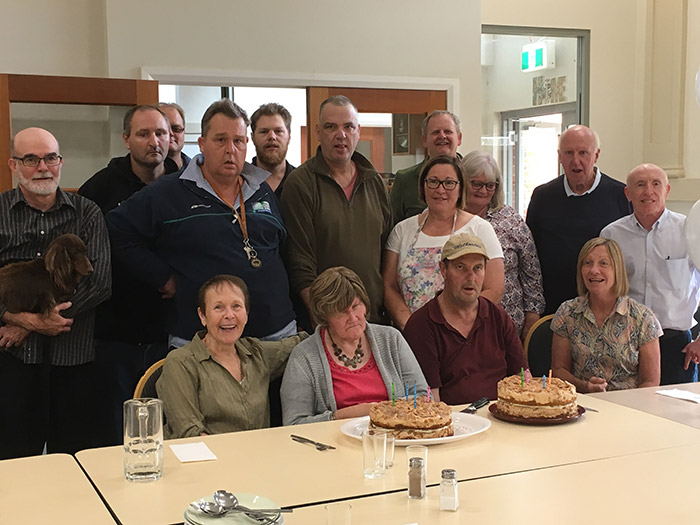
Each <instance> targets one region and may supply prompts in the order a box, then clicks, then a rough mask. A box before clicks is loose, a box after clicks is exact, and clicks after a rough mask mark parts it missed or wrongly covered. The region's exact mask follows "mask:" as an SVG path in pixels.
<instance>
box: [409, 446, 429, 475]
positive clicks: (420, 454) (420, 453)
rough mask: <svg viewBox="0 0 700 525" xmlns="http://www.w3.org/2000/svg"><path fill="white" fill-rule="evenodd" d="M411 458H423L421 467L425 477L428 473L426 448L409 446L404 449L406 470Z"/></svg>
mask: <svg viewBox="0 0 700 525" xmlns="http://www.w3.org/2000/svg"><path fill="white" fill-rule="evenodd" d="M411 458H423V466H424V468H425V472H426V475H427V473H428V447H425V446H423V445H409V446H407V447H406V468H409V463H410V461H411Z"/></svg>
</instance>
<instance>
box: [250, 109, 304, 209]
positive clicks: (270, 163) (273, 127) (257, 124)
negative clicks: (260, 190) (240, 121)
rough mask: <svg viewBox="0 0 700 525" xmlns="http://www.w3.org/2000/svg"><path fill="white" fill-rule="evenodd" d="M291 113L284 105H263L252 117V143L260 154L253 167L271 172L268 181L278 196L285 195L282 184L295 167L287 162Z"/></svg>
mask: <svg viewBox="0 0 700 525" xmlns="http://www.w3.org/2000/svg"><path fill="white" fill-rule="evenodd" d="M291 126H292V115H291V114H290V113H289V111H287V108H285V107H284V106H282V105H281V104H275V103H274V102H273V103H270V104H263V105H262V106H260V107H259V108H258V109H257V110H255V113H253V115H252V116H251V117H250V129H251V131H252V132H253V144H255V152H256V153H257V154H258V155H257V157H253V162H252V164H253V166H258V167H259V168H262V169H264V170H265V171H269V172H270V176H269V177H268V178H267V180H266V181H265V182H267V184H268V186H270V188H272V190H273V191H274V192H275V195H277V198H280V197H281V196H282V187H283V186H284V181H285V180H286V178H287V175H289V174H290V173H291V172H292V170H293V169H294V166H292V165H291V164H290V163H289V162H287V148H288V147H289V139H290V134H291Z"/></svg>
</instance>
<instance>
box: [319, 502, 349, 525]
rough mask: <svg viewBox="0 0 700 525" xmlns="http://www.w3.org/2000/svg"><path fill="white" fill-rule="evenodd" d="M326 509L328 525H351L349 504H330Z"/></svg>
mask: <svg viewBox="0 0 700 525" xmlns="http://www.w3.org/2000/svg"><path fill="white" fill-rule="evenodd" d="M325 509H326V525H351V516H350V510H351V509H352V505H350V504H349V503H329V504H328V505H326V506H325Z"/></svg>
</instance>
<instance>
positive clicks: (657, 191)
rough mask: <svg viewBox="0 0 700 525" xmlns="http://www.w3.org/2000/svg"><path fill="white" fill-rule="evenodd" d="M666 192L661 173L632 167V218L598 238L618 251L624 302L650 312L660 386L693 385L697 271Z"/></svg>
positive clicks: (698, 355) (699, 291)
mask: <svg viewBox="0 0 700 525" xmlns="http://www.w3.org/2000/svg"><path fill="white" fill-rule="evenodd" d="M670 191H671V185H670V184H669V183H668V176H667V175H666V173H665V172H664V170H662V169H661V168H659V167H658V166H656V165H654V164H641V165H639V166H637V167H636V168H634V169H633V170H632V171H630V173H629V175H627V187H626V188H625V195H626V196H627V198H628V199H629V201H630V202H631V203H632V205H633V206H634V214H633V215H629V216H627V217H623V218H622V219H619V220H617V221H615V222H613V223H612V224H609V225H608V226H606V227H605V228H603V230H602V231H601V233H600V235H601V237H607V238H609V239H613V240H615V241H617V243H618V244H619V245H620V247H621V248H622V253H623V255H624V256H625V267H626V268H627V276H628V278H629V285H630V292H629V295H630V297H632V298H633V299H636V300H637V301H639V302H641V303H644V304H645V305H646V306H648V307H649V308H651V309H652V310H653V312H654V314H656V317H657V318H658V319H659V322H660V323H661V326H662V327H663V329H664V335H663V336H662V337H661V338H660V339H659V344H660V346H661V384H662V385H669V384H675V383H686V382H689V381H693V378H694V375H695V368H696V366H695V365H696V364H697V363H698V362H699V361H700V339H698V340H696V341H692V338H691V335H690V328H692V327H693V325H694V324H695V320H694V319H693V314H694V313H695V311H696V310H697V308H698V301H700V271H698V269H697V268H696V267H695V266H694V265H693V263H692V262H691V260H690V258H689V257H688V253H687V251H686V248H685V240H684V236H683V227H684V224H685V215H682V214H680V213H675V212H672V211H671V210H668V209H666V198H667V197H668V194H669V192H670ZM691 365H692V366H691Z"/></svg>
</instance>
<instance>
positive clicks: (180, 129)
mask: <svg viewBox="0 0 700 525" xmlns="http://www.w3.org/2000/svg"><path fill="white" fill-rule="evenodd" d="M170 130H171V131H172V132H173V133H182V132H183V131H185V128H183V127H182V126H170Z"/></svg>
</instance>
